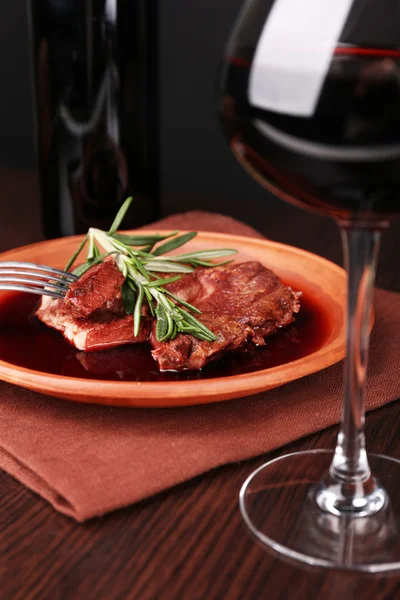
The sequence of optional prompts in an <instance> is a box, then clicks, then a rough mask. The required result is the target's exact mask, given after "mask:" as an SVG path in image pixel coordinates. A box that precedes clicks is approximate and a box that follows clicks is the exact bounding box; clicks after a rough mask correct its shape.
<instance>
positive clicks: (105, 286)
mask: <svg viewBox="0 0 400 600" xmlns="http://www.w3.org/2000/svg"><path fill="white" fill-rule="evenodd" d="M123 281H124V277H123V275H122V274H121V272H120V271H119V269H118V268H117V267H116V265H115V264H114V261H113V259H106V260H105V261H104V262H103V263H101V264H99V265H97V266H95V267H93V268H92V269H90V270H89V271H87V272H86V273H85V274H84V275H83V276H82V277H80V279H79V280H78V281H77V282H75V283H73V284H72V285H71V286H70V289H69V291H68V293H67V295H66V297H65V299H64V300H54V299H51V298H48V297H43V298H42V301H41V304H40V306H39V308H38V310H37V311H36V315H37V317H38V318H39V319H40V320H41V321H42V322H43V323H45V324H46V325H48V326H49V327H52V328H53V329H57V330H58V331H61V332H62V333H63V335H64V337H65V338H66V339H67V340H69V341H70V342H71V343H72V344H74V345H75V346H76V347H77V348H78V349H79V350H85V351H92V350H100V349H105V348H111V347H115V346H120V345H123V344H131V343H138V342H145V341H147V340H148V339H150V343H151V345H152V356H153V358H154V359H155V360H156V361H157V363H158V365H159V368H160V370H162V371H165V370H175V371H180V370H183V369H192V370H195V369H196V370H197V369H201V368H202V367H204V365H205V364H206V363H207V362H209V361H211V360H215V359H217V358H219V357H220V356H221V355H223V354H224V353H226V352H233V351H243V350H246V349H247V348H248V347H250V346H260V345H264V344H265V338H266V337H268V336H269V335H272V334H273V333H275V332H276V331H277V330H278V329H279V328H281V327H285V326H287V325H289V324H290V323H291V322H292V321H293V320H294V318H293V315H294V314H295V313H297V312H298V311H299V308H300V304H299V299H300V296H301V293H300V292H293V291H292V290H291V288H289V287H287V286H284V285H283V284H282V283H281V281H280V279H279V277H277V275H275V274H274V273H273V272H272V271H270V270H269V269H267V268H265V267H263V266H262V265H261V264H260V263H258V262H245V263H240V264H229V265H225V266H221V267H215V268H211V269H205V268H198V269H196V270H195V271H194V272H193V273H191V274H188V275H184V276H183V277H182V278H181V279H180V280H179V281H176V282H174V283H171V284H169V285H168V286H167V287H168V289H169V290H170V291H171V292H173V293H174V294H175V295H176V296H178V297H179V298H181V299H182V300H186V301H187V302H190V303H191V304H193V305H194V306H196V307H197V308H199V309H200V310H201V311H202V314H200V315H198V316H197V318H198V319H199V320H200V321H201V322H202V323H204V325H206V326H207V327H208V328H209V329H211V331H213V332H214V333H215V334H216V335H217V338H218V339H217V340H216V341H214V342H205V341H202V340H199V339H197V338H195V337H193V336H191V335H187V334H179V335H177V336H176V338H175V339H174V340H169V341H166V342H158V341H157V339H156V333H155V331H156V323H155V321H154V322H153V323H152V319H151V317H150V316H149V311H148V307H147V306H146V304H143V309H142V320H141V327H140V332H139V335H138V336H137V337H134V335H133V318H132V316H128V315H126V314H125V312H124V308H123V304H122V298H121V289H120V288H121V285H122V283H123Z"/></svg>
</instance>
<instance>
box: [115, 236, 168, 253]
mask: <svg viewBox="0 0 400 600" xmlns="http://www.w3.org/2000/svg"><path fill="white" fill-rule="evenodd" d="M177 233H178V231H172V232H171V233H168V234H167V235H159V234H158V233H156V234H153V235H146V234H144V235H128V234H126V233H115V232H112V234H111V235H112V237H113V239H114V240H117V241H118V242H121V243H122V244H126V245H127V246H146V245H147V244H151V248H152V247H153V246H154V244H157V242H162V241H163V240H166V239H167V238H170V237H173V236H174V235H176V234H177ZM109 235H110V233H109ZM144 251H145V250H144Z"/></svg>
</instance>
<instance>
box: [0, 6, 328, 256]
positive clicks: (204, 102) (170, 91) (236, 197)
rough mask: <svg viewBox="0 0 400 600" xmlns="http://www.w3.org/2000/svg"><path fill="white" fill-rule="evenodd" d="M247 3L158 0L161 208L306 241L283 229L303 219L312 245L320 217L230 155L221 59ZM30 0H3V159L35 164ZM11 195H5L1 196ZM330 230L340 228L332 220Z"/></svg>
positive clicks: (13, 164) (0, 162)
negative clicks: (212, 214)
mask: <svg viewBox="0 0 400 600" xmlns="http://www.w3.org/2000/svg"><path fill="white" fill-rule="evenodd" d="M241 4H242V0H217V1H215V0H190V1H189V0H167V1H165V2H162V1H160V2H159V6H160V65H161V103H160V112H161V164H162V198H163V200H162V211H163V214H164V215H168V214H171V213H176V212H180V211H184V210H192V209H203V210H209V211H218V212H223V213H225V214H230V215H232V216H234V217H236V218H239V219H242V220H243V221H245V222H247V223H249V224H251V225H253V226H254V227H257V228H258V229H260V230H261V231H263V233H265V234H266V235H268V236H269V237H272V238H274V239H277V240H280V241H283V242H287V243H292V244H294V245H303V246H304V241H303V242H302V241H301V239H300V237H302V239H303V240H304V236H299V240H297V239H293V235H292V236H291V237H290V239H287V236H286V233H285V231H286V228H285V221H287V220H288V219H298V220H299V233H300V230H301V228H304V227H306V228H307V229H309V230H310V243H309V244H308V245H307V247H308V248H309V249H310V250H313V249H314V244H313V243H312V238H313V237H318V225H319V223H320V221H321V219H320V218H319V217H314V216H312V217H310V216H309V215H303V213H302V211H299V210H298V209H295V208H293V207H290V206H286V205H285V204H284V203H282V202H281V201H279V200H277V199H275V198H274V197H273V196H272V195H270V194H268V193H267V192H266V191H265V190H263V189H262V188H261V187H259V186H258V184H256V183H255V182H254V181H252V179H251V178H250V177H249V175H248V174H247V173H245V172H244V171H243V170H242V169H241V167H240V166H239V165H238V164H237V163H236V161H235V159H234V158H233V156H231V154H230V151H229V149H228V147H227V145H226V142H225V141H224V139H223V137H222V135H221V132H220V129H219V125H218V119H217V112H216V105H217V89H218V66H219V61H220V58H221V56H222V53H223V48H224V44H225V41H226V39H227V37H228V35H229V32H230V29H231V27H232V24H233V22H234V20H235V17H236V15H237V13H238V11H239V8H240V6H241ZM26 6H27V1H26V0H12V1H10V0H8V1H7V2H5V1H4V0H3V2H1V3H0V72H1V81H2V83H3V85H2V90H1V91H2V93H1V95H0V131H1V138H0V167H10V168H17V169H25V170H27V169H29V170H35V169H36V155H35V143H34V132H33V118H32V114H33V111H32V90H31V74H30V46H29V35H28V18H27V8H26ZM9 201H10V199H8V198H5V199H4V198H0V202H1V203H5V202H7V203H8V202H9ZM277 217H279V218H277ZM270 222H271V223H272V222H273V223H274V226H273V227H272V225H271V226H269V223H270ZM277 223H279V224H280V225H279V226H278V227H277V225H276V224H277ZM303 223H304V225H303ZM332 230H333V231H334V234H333V235H336V230H335V229H334V226H332ZM335 240H336V241H337V242H338V238H337V239H336V238H335Z"/></svg>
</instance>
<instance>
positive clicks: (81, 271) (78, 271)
mask: <svg viewBox="0 0 400 600" xmlns="http://www.w3.org/2000/svg"><path fill="white" fill-rule="evenodd" d="M110 254H114V253H113V252H106V253H105V254H100V256H98V257H97V258H95V259H94V260H89V261H87V262H85V263H83V264H82V265H79V266H78V267H76V268H75V269H74V270H73V271H72V274H73V275H77V276H78V277H81V275H83V274H84V273H86V271H89V269H91V268H92V267H94V266H95V265H98V264H99V263H101V262H103V260H104V259H105V258H106V257H107V256H110Z"/></svg>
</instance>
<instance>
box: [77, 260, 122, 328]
mask: <svg viewBox="0 0 400 600" xmlns="http://www.w3.org/2000/svg"><path fill="white" fill-rule="evenodd" d="M124 281H125V277H124V276H123V275H122V273H121V271H120V270H119V269H118V267H117V265H116V264H115V262H114V260H113V258H111V257H109V258H106V260H105V261H104V262H102V263H100V264H98V265H96V266H94V267H92V268H91V269H89V271H86V273H84V274H83V275H82V276H81V277H80V278H79V279H78V281H76V282H75V283H72V284H71V285H70V287H69V290H68V293H67V295H66V296H65V308H66V309H67V310H70V311H71V314H72V315H74V316H76V317H78V318H79V319H96V318H101V319H112V318H114V317H115V315H120V316H122V315H124V307H123V304H122V298H121V285H122V284H123V283H124Z"/></svg>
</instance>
